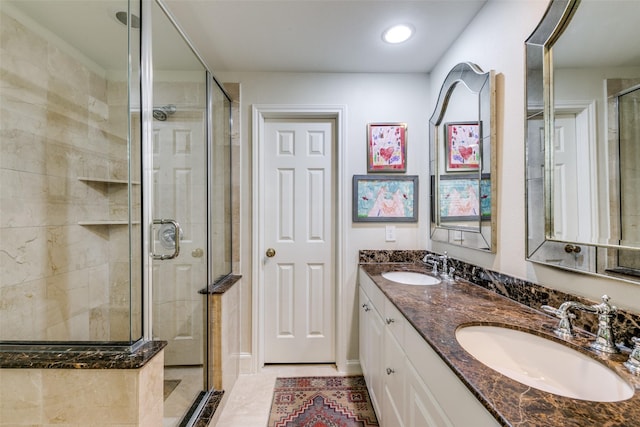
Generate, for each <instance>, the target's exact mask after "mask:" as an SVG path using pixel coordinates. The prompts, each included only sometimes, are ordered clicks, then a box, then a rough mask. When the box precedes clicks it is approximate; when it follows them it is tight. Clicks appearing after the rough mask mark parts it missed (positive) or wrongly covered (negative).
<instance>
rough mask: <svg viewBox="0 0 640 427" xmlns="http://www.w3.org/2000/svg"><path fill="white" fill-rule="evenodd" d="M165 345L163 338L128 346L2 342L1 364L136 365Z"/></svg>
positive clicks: (52, 366)
mask: <svg viewBox="0 0 640 427" xmlns="http://www.w3.org/2000/svg"><path fill="white" fill-rule="evenodd" d="M166 345H167V342H166V341H147V342H143V343H140V344H139V345H134V346H133V347H132V348H131V349H125V348H124V347H121V348H119V347H112V346H87V345H84V346H72V345H67V346H65V347H63V346H60V345H58V346H56V345H30V346H25V345H2V346H0V368H3V369H6V368H21V369H139V368H141V367H142V366H144V365H145V364H146V363H147V362H149V361H150V360H151V359H153V357H154V356H155V355H157V354H158V353H159V352H160V350H162V349H163V348H165V347H166Z"/></svg>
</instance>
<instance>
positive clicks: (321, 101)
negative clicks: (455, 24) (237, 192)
mask: <svg viewBox="0 0 640 427" xmlns="http://www.w3.org/2000/svg"><path fill="white" fill-rule="evenodd" d="M216 78H217V79H218V80H220V81H223V82H239V83H240V84H241V117H240V120H241V124H240V129H241V141H242V142H241V165H242V178H241V180H242V184H241V188H242V191H241V194H242V196H241V197H242V200H241V241H242V248H241V251H242V252H241V260H242V261H241V265H240V274H242V275H243V277H246V278H248V280H243V281H242V283H243V289H242V325H243V337H242V351H243V352H245V353H247V352H251V351H252V349H251V331H250V325H251V310H252V307H251V298H252V297H251V284H252V280H251V266H252V257H251V251H252V247H251V233H252V230H251V223H252V210H251V202H252V193H251V182H252V175H251V171H252V169H253V167H252V165H251V156H252V148H253V147H252V141H251V132H252V128H251V108H252V106H253V105H256V104H290V105H293V104H295V105H309V104H313V105H346V107H347V114H346V116H347V117H346V121H345V126H346V141H344V142H345V145H346V147H344V150H340V151H343V152H344V159H343V161H344V164H345V165H346V166H345V180H344V181H345V182H341V183H339V185H340V186H341V188H343V189H344V191H345V193H346V194H347V199H348V202H347V204H346V205H345V206H344V209H345V210H346V211H347V212H346V216H347V217H348V218H349V220H348V221H347V222H346V223H345V224H344V226H345V230H346V232H345V235H344V239H345V246H344V248H345V271H344V272H343V275H342V293H343V304H344V308H345V310H344V312H343V316H344V319H345V322H344V323H343V325H340V326H339V327H341V328H344V331H345V332H346V333H345V339H344V342H343V343H342V344H343V347H344V348H346V354H345V355H342V357H343V358H346V359H347V360H355V359H357V358H358V348H357V341H358V340H357V326H358V325H357V322H356V318H357V310H355V307H356V306H357V301H356V296H357V289H356V275H357V263H358V251H359V250H360V249H424V248H425V246H426V236H427V233H428V231H427V230H428V209H427V202H426V201H427V185H426V183H427V182H428V181H426V180H425V178H428V173H427V168H428V162H427V159H428V145H427V144H428V126H427V124H428V118H429V116H430V114H431V111H430V108H431V107H430V106H429V101H428V100H429V98H430V96H429V78H428V76H427V75H426V74H314V73H300V74H297V73H296V74H290V73H216ZM371 122H404V123H407V135H408V136H407V159H408V164H407V173H406V174H407V175H421V177H420V179H421V182H420V186H419V188H420V193H421V194H420V205H419V216H420V219H419V222H418V223H417V224H416V223H413V224H394V225H395V226H396V231H397V240H396V242H393V243H387V242H385V238H384V237H385V233H384V229H385V227H384V226H385V224H384V223H377V224H368V223H367V224H365V223H357V224H353V223H352V222H351V220H350V218H351V215H350V213H351V208H352V207H351V178H352V176H353V175H359V174H366V172H367V159H366V128H367V123H371ZM340 215H341V216H343V217H344V216H345V212H342V213H340ZM338 347H340V346H338ZM338 357H340V355H338Z"/></svg>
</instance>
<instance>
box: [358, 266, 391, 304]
mask: <svg viewBox="0 0 640 427" xmlns="http://www.w3.org/2000/svg"><path fill="white" fill-rule="evenodd" d="M359 282H360V286H361V287H362V289H364V292H365V293H366V294H367V296H368V297H369V300H370V301H371V303H372V304H373V306H374V307H375V309H376V310H378V313H381V314H382V313H383V310H384V300H385V299H386V297H385V296H384V294H383V293H382V291H381V290H380V288H378V285H376V284H375V283H373V280H371V278H370V277H369V275H367V273H365V272H364V270H362V269H360V275H359Z"/></svg>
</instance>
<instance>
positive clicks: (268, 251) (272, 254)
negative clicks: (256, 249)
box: [267, 248, 276, 258]
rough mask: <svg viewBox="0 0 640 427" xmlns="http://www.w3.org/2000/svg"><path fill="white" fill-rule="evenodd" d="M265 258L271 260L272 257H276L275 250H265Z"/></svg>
mask: <svg viewBox="0 0 640 427" xmlns="http://www.w3.org/2000/svg"><path fill="white" fill-rule="evenodd" d="M267 256H268V257H269V258H273V257H274V256H276V250H275V249H273V248H269V249H267Z"/></svg>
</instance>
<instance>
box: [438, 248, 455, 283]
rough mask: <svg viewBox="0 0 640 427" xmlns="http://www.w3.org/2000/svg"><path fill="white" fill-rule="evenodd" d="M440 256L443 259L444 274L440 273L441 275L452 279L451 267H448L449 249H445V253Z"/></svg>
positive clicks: (446, 278) (445, 278)
mask: <svg viewBox="0 0 640 427" xmlns="http://www.w3.org/2000/svg"><path fill="white" fill-rule="evenodd" d="M438 258H439V259H441V260H442V274H440V277H442V278H443V279H444V280H449V279H451V275H449V268H448V267H447V264H448V262H449V256H448V255H447V251H444V255H441V256H439V257H438ZM452 273H453V272H452ZM452 275H453V274H452Z"/></svg>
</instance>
